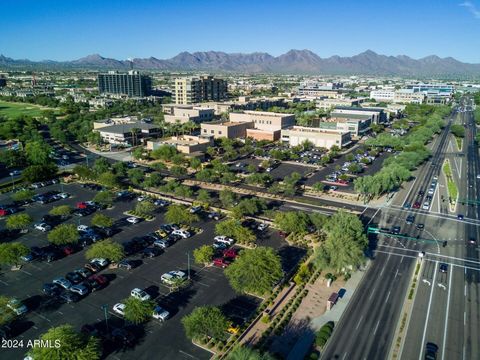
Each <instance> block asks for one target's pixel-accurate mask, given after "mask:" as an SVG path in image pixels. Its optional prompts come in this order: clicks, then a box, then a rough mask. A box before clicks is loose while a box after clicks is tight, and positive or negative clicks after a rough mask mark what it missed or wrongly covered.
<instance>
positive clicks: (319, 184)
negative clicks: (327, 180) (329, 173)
mask: <svg viewBox="0 0 480 360" xmlns="http://www.w3.org/2000/svg"><path fill="white" fill-rule="evenodd" d="M312 190H313V191H315V192H323V191H324V190H325V184H324V183H322V182H320V181H319V182H316V183H315V184H313V185H312Z"/></svg>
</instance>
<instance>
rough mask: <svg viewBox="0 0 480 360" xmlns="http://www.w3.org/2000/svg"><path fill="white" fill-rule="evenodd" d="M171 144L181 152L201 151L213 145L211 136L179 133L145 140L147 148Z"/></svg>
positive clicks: (152, 148) (151, 148) (153, 148)
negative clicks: (153, 139) (164, 137)
mask: <svg viewBox="0 0 480 360" xmlns="http://www.w3.org/2000/svg"><path fill="white" fill-rule="evenodd" d="M165 144H166V145H171V146H173V147H175V148H176V149H177V150H178V151H179V152H181V153H183V154H193V153H200V152H201V153H203V152H205V151H206V150H207V148H208V147H209V146H213V137H212V136H191V135H181V136H172V137H171V138H167V139H161V140H156V141H147V149H148V150H155V149H157V148H158V147H159V146H161V145H165Z"/></svg>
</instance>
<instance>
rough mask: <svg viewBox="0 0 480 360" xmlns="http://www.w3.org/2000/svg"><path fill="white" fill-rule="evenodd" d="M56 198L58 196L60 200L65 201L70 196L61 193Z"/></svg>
mask: <svg viewBox="0 0 480 360" xmlns="http://www.w3.org/2000/svg"><path fill="white" fill-rule="evenodd" d="M58 196H59V197H60V198H61V199H67V198H69V197H70V194H69V193H65V192H63V193H60V194H58Z"/></svg>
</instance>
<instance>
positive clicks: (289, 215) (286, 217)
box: [274, 211, 310, 234]
mask: <svg viewBox="0 0 480 360" xmlns="http://www.w3.org/2000/svg"><path fill="white" fill-rule="evenodd" d="M274 224H275V226H276V227H277V228H278V229H280V230H281V231H283V232H286V233H294V234H302V233H306V232H308V226H309V225H310V219H309V217H308V215H307V214H306V213H304V212H302V211H288V212H281V211H279V212H277V213H276V215H275V219H274Z"/></svg>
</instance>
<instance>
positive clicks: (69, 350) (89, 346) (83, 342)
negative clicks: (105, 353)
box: [28, 325, 102, 360]
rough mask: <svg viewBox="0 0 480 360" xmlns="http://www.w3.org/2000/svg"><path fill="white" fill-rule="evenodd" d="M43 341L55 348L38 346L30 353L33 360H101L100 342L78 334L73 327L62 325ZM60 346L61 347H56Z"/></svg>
mask: <svg viewBox="0 0 480 360" xmlns="http://www.w3.org/2000/svg"><path fill="white" fill-rule="evenodd" d="M41 340H43V341H45V342H49V343H51V344H53V346H36V347H33V348H32V349H31V350H30V351H29V353H28V354H29V355H30V356H31V357H32V358H33V359H39V360H43V359H48V360H65V359H75V360H99V359H100V358H101V355H102V348H101V345H100V340H99V339H98V338H97V337H95V336H88V335H84V334H82V333H78V332H76V331H75V330H74V329H73V327H72V326H71V325H60V326H57V327H53V328H51V329H49V330H48V331H47V332H46V333H44V334H43V335H42V336H41ZM56 344H58V345H59V346H58V347H57V346H55V345H56Z"/></svg>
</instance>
